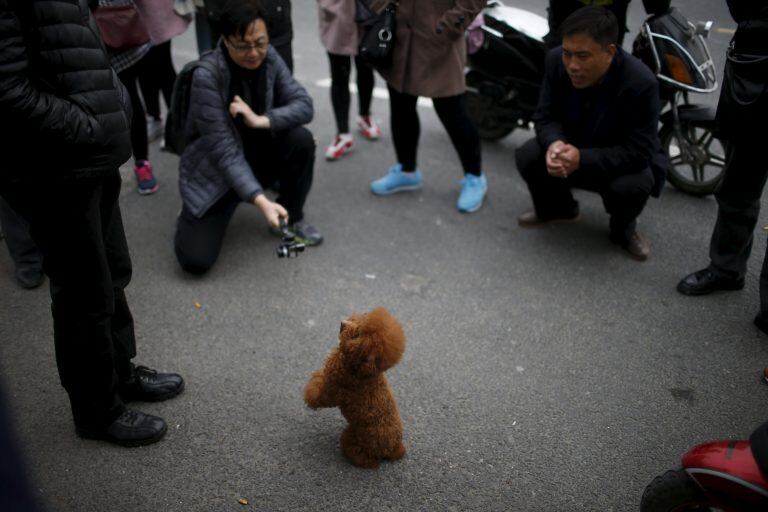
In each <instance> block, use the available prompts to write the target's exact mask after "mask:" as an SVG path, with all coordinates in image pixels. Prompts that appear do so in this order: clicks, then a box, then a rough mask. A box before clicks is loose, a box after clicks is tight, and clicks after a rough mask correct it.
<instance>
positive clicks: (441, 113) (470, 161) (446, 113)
mask: <svg viewBox="0 0 768 512" xmlns="http://www.w3.org/2000/svg"><path fill="white" fill-rule="evenodd" d="M464 98H465V95H464V94H459V95H458V96H450V97H447V98H434V99H433V100H432V103H433V104H434V105H435V111H436V112H437V116H438V117H439V118H440V122H441V123H443V126H444V127H445V130H446V131H447V132H448V136H449V137H450V138H451V142H452V143H453V147H454V149H455V150H456V152H457V153H458V154H459V159H460V160H461V166H462V167H463V169H464V174H474V175H475V176H480V174H481V165H482V163H481V152H480V135H478V133H477V129H476V128H475V125H474V124H473V123H472V121H471V120H470V119H469V117H468V116H467V113H466V109H465V107H464Z"/></svg>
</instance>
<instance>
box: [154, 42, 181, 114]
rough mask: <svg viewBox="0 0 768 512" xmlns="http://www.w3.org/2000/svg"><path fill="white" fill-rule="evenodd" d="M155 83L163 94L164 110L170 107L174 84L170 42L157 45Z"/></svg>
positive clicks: (174, 69) (174, 71) (174, 73)
mask: <svg viewBox="0 0 768 512" xmlns="http://www.w3.org/2000/svg"><path fill="white" fill-rule="evenodd" d="M156 53H157V71H156V72H157V82H158V85H159V86H160V92H161V93H162V94H163V101H165V106H166V108H168V107H170V105H171V95H172V94H173V84H174V83H176V68H174V67H173V57H172V56H171V41H170V40H168V41H166V42H164V43H161V44H159V45H157V49H156Z"/></svg>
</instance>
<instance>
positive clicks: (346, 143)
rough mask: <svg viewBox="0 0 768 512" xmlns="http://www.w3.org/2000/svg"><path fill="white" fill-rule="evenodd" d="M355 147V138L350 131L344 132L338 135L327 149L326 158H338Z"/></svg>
mask: <svg viewBox="0 0 768 512" xmlns="http://www.w3.org/2000/svg"><path fill="white" fill-rule="evenodd" d="M354 147H355V138H354V137H352V135H351V134H349V133H342V134H339V135H337V136H336V138H335V139H333V142H331V145H330V146H328V149H326V150H325V159H326V160H338V159H339V158H341V157H343V156H344V155H346V154H347V153H349V152H350V151H352V149H353V148H354Z"/></svg>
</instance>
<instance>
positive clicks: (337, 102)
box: [328, 52, 374, 133]
mask: <svg viewBox="0 0 768 512" xmlns="http://www.w3.org/2000/svg"><path fill="white" fill-rule="evenodd" d="M328 60H329V61H330V63H331V105H333V113H334V114H335V115H336V128H337V130H338V132H339V133H349V101H350V100H349V75H350V74H351V72H352V58H351V57H349V56H348V55H336V54H334V53H330V52H328ZM355 68H356V70H357V97H358V103H359V107H360V110H359V112H360V116H363V117H364V116H368V115H370V113H371V97H372V96H373V81H374V78H373V68H371V67H370V66H369V65H368V64H366V63H365V62H363V61H362V60H361V59H360V57H357V56H355Z"/></svg>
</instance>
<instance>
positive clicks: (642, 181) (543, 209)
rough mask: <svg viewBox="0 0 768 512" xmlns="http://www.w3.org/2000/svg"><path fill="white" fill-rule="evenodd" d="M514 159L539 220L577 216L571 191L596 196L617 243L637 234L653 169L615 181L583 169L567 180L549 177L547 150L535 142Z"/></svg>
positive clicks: (522, 149) (531, 141) (612, 237)
mask: <svg viewBox="0 0 768 512" xmlns="http://www.w3.org/2000/svg"><path fill="white" fill-rule="evenodd" d="M515 159H516V161H517V168H518V170H519V171H520V174H521V176H522V177H523V179H524V180H525V182H526V183H527V184H528V189H529V190H530V192H531V197H532V199H533V207H534V208H535V209H536V215H537V216H538V217H539V218H540V219H542V220H547V219H555V218H563V217H573V216H574V215H576V214H578V212H579V203H578V202H577V201H576V200H575V199H574V198H573V194H572V193H571V189H572V188H580V189H584V190H589V191H592V192H597V193H598V194H600V197H601V198H602V199H603V204H604V205H605V209H606V211H607V212H608V213H609V214H610V216H611V219H610V233H611V239H612V240H613V241H615V242H617V243H624V242H626V241H628V240H629V238H630V237H631V236H632V234H633V233H634V232H635V225H636V220H637V217H638V216H639V215H640V213H641V212H642V211H643V208H644V207H645V203H646V201H647V200H648V196H649V195H650V194H651V189H652V188H653V183H654V178H653V173H652V172H651V169H650V168H646V169H645V170H643V171H642V172H639V173H635V174H625V175H620V176H617V177H615V178H613V179H606V178H605V177H603V176H599V175H597V174H596V173H590V172H587V171H584V170H581V169H579V170H576V171H575V172H574V173H573V174H571V175H570V176H569V177H568V178H558V177H553V176H550V175H549V173H548V172H547V165H546V161H545V148H542V147H541V145H540V144H539V141H538V140H537V139H535V138H534V139H531V140H529V141H528V142H526V143H525V144H523V145H522V146H521V147H520V148H519V149H518V150H517V152H516V153H515Z"/></svg>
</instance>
